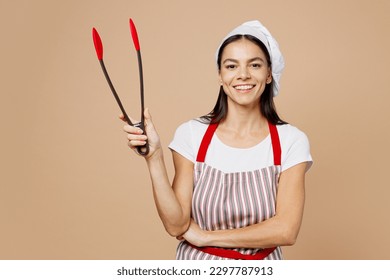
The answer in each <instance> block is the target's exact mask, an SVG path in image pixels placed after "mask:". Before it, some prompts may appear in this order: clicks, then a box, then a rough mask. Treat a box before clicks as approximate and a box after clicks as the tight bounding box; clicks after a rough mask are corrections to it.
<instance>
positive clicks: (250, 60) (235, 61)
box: [222, 57, 265, 64]
mask: <svg viewBox="0 0 390 280" xmlns="http://www.w3.org/2000/svg"><path fill="white" fill-rule="evenodd" d="M256 60H260V61H262V62H264V63H265V61H264V59H262V58H261V57H254V58H251V59H249V60H248V62H253V61H256ZM229 61H230V62H234V63H238V60H237V59H234V58H227V59H225V60H224V61H223V62H222V63H223V64H225V63H226V62H229Z"/></svg>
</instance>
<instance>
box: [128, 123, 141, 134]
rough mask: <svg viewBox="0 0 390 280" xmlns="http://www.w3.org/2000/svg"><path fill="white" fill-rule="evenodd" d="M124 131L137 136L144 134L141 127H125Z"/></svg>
mask: <svg viewBox="0 0 390 280" xmlns="http://www.w3.org/2000/svg"><path fill="white" fill-rule="evenodd" d="M123 131H125V132H127V133H130V134H136V135H138V134H142V133H143V131H142V129H140V128H139V127H135V126H132V125H125V126H123Z"/></svg>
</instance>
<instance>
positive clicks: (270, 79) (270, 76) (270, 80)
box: [266, 68, 272, 84]
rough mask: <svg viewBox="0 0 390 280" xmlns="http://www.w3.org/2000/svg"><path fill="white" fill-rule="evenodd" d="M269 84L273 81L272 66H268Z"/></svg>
mask: <svg viewBox="0 0 390 280" xmlns="http://www.w3.org/2000/svg"><path fill="white" fill-rule="evenodd" d="M266 82H267V84H270V83H271V82H272V71H271V69H270V68H268V75H267V81H266Z"/></svg>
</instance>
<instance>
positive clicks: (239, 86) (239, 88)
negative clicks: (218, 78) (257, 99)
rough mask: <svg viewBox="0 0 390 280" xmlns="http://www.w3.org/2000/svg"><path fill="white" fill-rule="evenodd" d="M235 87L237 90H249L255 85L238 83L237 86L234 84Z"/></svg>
mask: <svg viewBox="0 0 390 280" xmlns="http://www.w3.org/2000/svg"><path fill="white" fill-rule="evenodd" d="M233 87H234V89H236V90H240V91H248V90H251V89H253V88H254V87H255V85H237V86H233Z"/></svg>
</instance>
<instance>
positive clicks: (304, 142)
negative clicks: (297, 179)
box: [277, 124, 313, 170]
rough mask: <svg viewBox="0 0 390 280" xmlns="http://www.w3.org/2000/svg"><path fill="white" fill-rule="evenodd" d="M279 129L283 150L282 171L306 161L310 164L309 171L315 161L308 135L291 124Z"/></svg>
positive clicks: (281, 126)
mask: <svg viewBox="0 0 390 280" xmlns="http://www.w3.org/2000/svg"><path fill="white" fill-rule="evenodd" d="M277 128H278V133H279V138H280V145H281V149H282V169H283V170H286V169H287V168H289V167H291V166H293V165H295V164H297V163H300V162H304V161H306V162H308V163H309V165H308V169H309V168H310V166H311V165H312V161H313V160H312V157H311V154H310V143H309V139H308V137H307V135H306V134H305V133H304V132H303V131H302V130H300V129H299V128H297V127H295V126H293V125H291V124H284V125H278V126H277Z"/></svg>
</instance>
